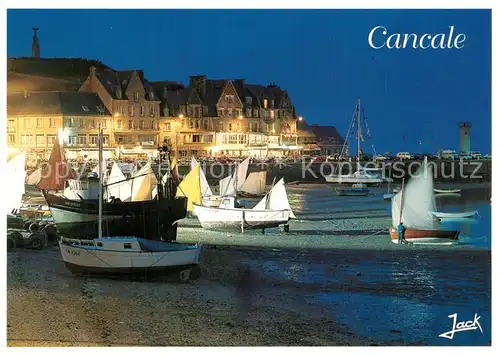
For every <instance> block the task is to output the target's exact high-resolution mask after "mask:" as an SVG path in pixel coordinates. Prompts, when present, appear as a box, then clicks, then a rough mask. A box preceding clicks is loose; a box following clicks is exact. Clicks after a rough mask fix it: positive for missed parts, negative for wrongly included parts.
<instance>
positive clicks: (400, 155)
mask: <svg viewBox="0 0 500 356" xmlns="http://www.w3.org/2000/svg"><path fill="white" fill-rule="evenodd" d="M396 157H397V158H399V159H400V160H405V159H413V156H412V155H411V154H410V153H409V152H398V154H397V155H396Z"/></svg>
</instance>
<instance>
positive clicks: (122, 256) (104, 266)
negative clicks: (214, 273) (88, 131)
mask: <svg viewBox="0 0 500 356" xmlns="http://www.w3.org/2000/svg"><path fill="white" fill-rule="evenodd" d="M99 162H102V129H99ZM99 177H100V178H99V184H100V187H101V191H102V190H103V177H102V172H100V174H99ZM102 195H103V194H99V212H98V216H99V220H98V232H97V233H98V235H97V238H96V239H94V240H90V241H89V240H79V239H68V238H62V239H61V241H60V242H59V246H60V251H61V257H62V259H63V261H64V264H65V265H66V267H67V268H68V269H69V270H70V271H72V272H74V273H83V274H94V273H96V274H141V275H146V276H147V275H150V274H153V273H157V272H164V271H165V270H169V269H171V268H173V267H176V268H181V275H180V276H181V278H182V279H188V278H189V277H190V273H191V268H192V267H193V266H195V265H197V264H198V263H199V254H200V250H201V245H199V244H178V243H173V242H164V241H159V240H157V241H152V240H147V239H144V238H142V237H137V236H131V235H124V236H109V237H108V236H106V237H105V236H104V235H103V223H104V222H103V205H104V204H103V198H102Z"/></svg>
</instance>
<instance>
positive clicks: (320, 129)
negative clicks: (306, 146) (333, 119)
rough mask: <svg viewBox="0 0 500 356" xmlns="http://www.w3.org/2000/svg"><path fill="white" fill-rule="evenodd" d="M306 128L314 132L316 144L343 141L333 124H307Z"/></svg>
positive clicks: (339, 142) (341, 142) (340, 142)
mask: <svg viewBox="0 0 500 356" xmlns="http://www.w3.org/2000/svg"><path fill="white" fill-rule="evenodd" d="M306 125H307V124H306ZM307 130H308V131H312V132H313V133H314V135H315V136H316V141H317V142H318V144H339V145H341V144H343V143H344V138H343V137H342V136H341V135H340V134H339V132H338V131H337V128H336V127H335V126H322V125H310V126H309V125H307Z"/></svg>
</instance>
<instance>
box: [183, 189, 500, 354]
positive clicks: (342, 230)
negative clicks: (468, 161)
mask: <svg viewBox="0 0 500 356" xmlns="http://www.w3.org/2000/svg"><path fill="white" fill-rule="evenodd" d="M287 191H288V194H289V200H290V204H291V207H292V209H293V210H294V212H295V214H296V215H297V220H296V221H293V222H291V224H290V228H291V229H290V230H291V231H290V232H289V233H282V232H280V231H278V230H277V229H270V230H268V231H266V233H265V234H264V235H263V234H261V233H260V231H246V232H245V233H244V234H242V233H239V232H234V233H221V232H214V231H207V230H203V229H201V227H199V225H198V224H197V221H196V220H191V221H190V222H185V223H184V224H183V225H184V227H183V228H181V229H179V240H180V241H182V240H186V241H187V240H193V239H194V240H198V241H201V242H204V243H209V244H227V245H242V246H253V247H270V248H272V250H271V251H273V252H271V253H265V254H264V255H263V256H265V257H264V260H262V258H260V259H259V261H258V263H257V262H255V261H253V262H254V268H259V269H260V270H261V271H262V272H263V273H264V274H266V275H268V276H269V277H270V278H277V279H280V280H282V281H291V282H293V283H296V284H299V285H303V286H304V289H305V290H307V291H308V292H306V300H307V302H308V303H310V304H313V305H317V306H318V307H321V308H324V309H325V310H326V311H327V312H329V313H331V314H332V316H333V317H334V318H335V319H336V320H337V321H338V322H340V323H342V324H345V325H347V326H349V327H350V328H352V329H353V330H354V331H355V332H357V333H359V334H361V335H363V336H366V337H370V338H372V339H374V340H382V341H392V340H399V341H402V342H404V343H406V344H423V345H449V346H457V345H489V344H490V343H491V261H490V260H489V259H490V257H489V256H490V255H489V254H487V253H486V254H484V255H482V256H485V257H484V258H485V259H488V260H487V261H484V260H482V261H477V262H476V261H473V260H471V259H470V258H468V257H467V251H478V250H481V251H485V250H489V249H490V248H491V204H490V196H491V191H490V190H489V189H486V188H485V189H482V188H479V189H474V190H472V189H471V190H468V189H464V190H463V192H462V194H459V195H448V196H445V195H443V196H436V205H437V210H438V211H442V212H465V211H472V210H477V211H478V215H477V216H476V217H475V218H474V219H461V220H458V221H443V223H442V228H443V229H459V230H460V237H459V241H458V244H456V245H453V246H416V245H413V246H410V245H397V244H393V243H392V242H391V241H390V240H389V236H388V232H387V228H388V227H389V226H390V225H391V216H390V214H391V212H390V211H391V209H390V202H389V201H384V200H383V199H382V195H383V194H384V193H385V192H386V191H385V189H383V188H373V189H371V193H370V195H369V196H367V197H341V196H337V195H335V193H334V190H333V188H332V187H331V186H328V185H308V186H306V185H304V186H290V187H287ZM246 203H247V205H248V206H252V204H255V203H256V201H251V200H248V201H247V202H246ZM268 250H269V249H268ZM297 251H302V252H300V253H297ZM367 251H368V252H367ZM436 251H437V252H439V251H444V252H447V254H445V256H449V258H445V259H442V258H441V257H440V256H441V255H436V254H435V252H436ZM454 251H457V255H458V253H459V252H460V256H466V257H457V258H454ZM464 251H465V254H464ZM374 252H375V253H374ZM261 256H262V255H261ZM248 263H250V264H251V263H252V261H248ZM454 313H457V318H458V321H468V320H473V319H474V314H477V315H479V316H480V319H479V322H480V324H481V326H482V331H483V332H482V333H481V331H480V330H479V329H476V330H470V331H464V332H458V333H456V334H455V335H454V337H453V339H452V340H450V339H447V338H443V337H439V335H440V334H442V333H445V332H447V331H450V330H451V328H452V319H451V318H450V317H449V315H453V314H454Z"/></svg>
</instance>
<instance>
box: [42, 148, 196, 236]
mask: <svg viewBox="0 0 500 356" xmlns="http://www.w3.org/2000/svg"><path fill="white" fill-rule="evenodd" d="M72 178H73V177H72V174H71V171H70V170H69V167H68V163H67V161H66V157H65V154H64V150H63V149H62V147H61V146H60V144H59V142H58V141H57V140H56V141H55V144H54V147H53V148H52V152H51V154H50V158H49V162H48V164H46V165H45V166H44V174H42V178H41V179H40V182H39V183H38V187H39V189H41V190H42V193H43V196H44V197H45V200H46V202H47V205H48V206H49V209H50V212H51V214H52V217H53V219H54V222H55V224H56V226H57V228H58V230H59V232H60V233H61V234H63V235H66V236H71V237H73V238H79V239H93V238H95V237H97V230H98V229H97V224H98V220H99V218H98V215H99V214H98V212H99V204H100V203H99V202H100V200H101V199H100V197H98V199H79V200H72V199H68V198H66V197H64V196H63V195H62V194H58V193H57V191H61V190H63V188H64V184H65V181H66V180H67V179H72ZM136 187H137V189H135V190H132V191H131V194H132V199H134V198H135V199H138V200H137V201H127V202H121V201H118V200H116V201H115V200H114V201H111V202H104V203H103V205H102V219H103V220H104V221H105V222H106V224H105V225H104V227H103V228H104V233H105V235H107V236H126V235H130V234H133V235H139V236H141V237H143V238H146V239H164V240H170V239H173V238H175V236H176V229H177V225H176V224H175V223H176V222H177V221H178V220H181V219H183V218H184V217H185V216H186V204H187V200H186V198H176V197H175V189H176V184H175V182H173V181H172V180H171V179H168V182H167V184H165V185H164V186H162V185H160V184H159V185H158V186H157V189H158V190H159V191H160V192H161V193H160V194H158V196H157V197H156V198H155V199H148V200H141V199H144V198H147V197H149V196H151V189H150V185H149V183H148V181H147V180H143V181H142V182H138V183H137V185H136ZM98 195H100V194H98ZM103 195H104V194H103ZM156 221H160V222H161V224H160V226H158V224H157V223H156Z"/></svg>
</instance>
